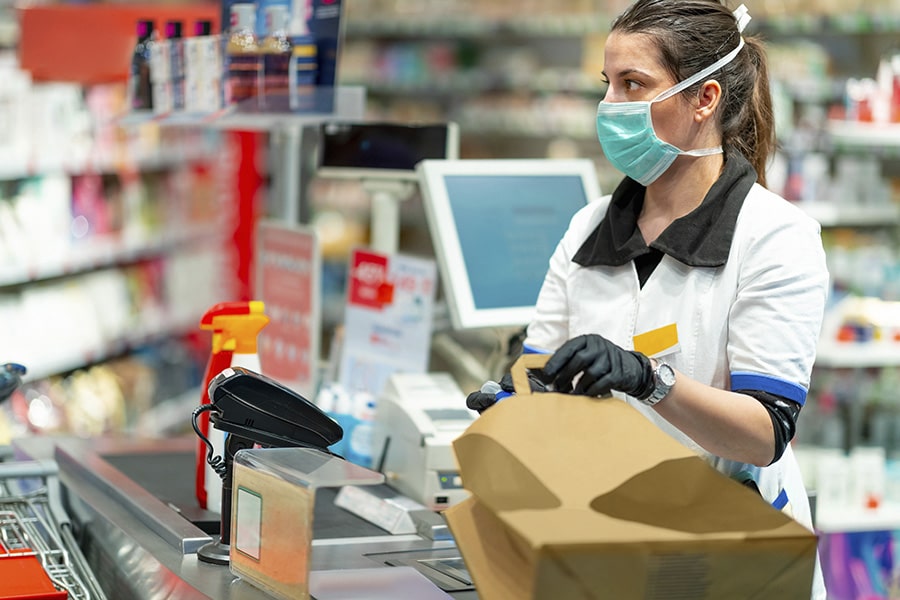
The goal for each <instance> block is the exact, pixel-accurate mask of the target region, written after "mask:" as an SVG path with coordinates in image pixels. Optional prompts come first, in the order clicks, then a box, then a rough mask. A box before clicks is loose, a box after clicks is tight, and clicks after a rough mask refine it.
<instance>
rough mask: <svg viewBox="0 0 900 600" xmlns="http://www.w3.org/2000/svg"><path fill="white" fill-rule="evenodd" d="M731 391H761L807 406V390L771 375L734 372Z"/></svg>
mask: <svg viewBox="0 0 900 600" xmlns="http://www.w3.org/2000/svg"><path fill="white" fill-rule="evenodd" d="M731 389H732V391H734V390H759V391H761V392H769V393H770V394H777V395H779V396H784V397H785V398H787V399H788V400H793V401H794V402H796V403H798V404H799V405H801V406H803V405H804V404H806V388H805V387H803V386H802V385H800V384H797V383H794V382H792V381H785V380H784V379H779V378H778V377H772V376H771V375H760V374H759V373H747V372H744V371H734V372H733V373H732V374H731Z"/></svg>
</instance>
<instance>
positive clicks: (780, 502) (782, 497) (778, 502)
mask: <svg viewBox="0 0 900 600" xmlns="http://www.w3.org/2000/svg"><path fill="white" fill-rule="evenodd" d="M787 503H788V497H787V492H785V491H784V490H781V493H780V494H778V497H777V498H775V500H774V501H773V502H772V506H774V507H775V508H777V509H778V510H781V509H782V508H784V507H785V506H787Z"/></svg>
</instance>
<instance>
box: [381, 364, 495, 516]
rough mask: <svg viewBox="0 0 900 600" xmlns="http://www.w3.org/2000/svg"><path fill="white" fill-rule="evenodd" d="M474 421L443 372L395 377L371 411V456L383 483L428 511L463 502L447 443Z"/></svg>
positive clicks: (458, 480) (474, 414) (463, 397)
mask: <svg viewBox="0 0 900 600" xmlns="http://www.w3.org/2000/svg"><path fill="white" fill-rule="evenodd" d="M477 417H478V413H476V412H475V411H472V410H469V409H468V408H466V396H465V394H464V393H463V392H462V390H461V389H460V388H459V386H458V385H457V384H456V382H455V381H454V380H453V378H452V377H451V376H450V375H449V374H447V373H427V374H425V373H397V374H394V375H392V376H391V377H390V379H389V380H388V383H387V385H386V386H385V389H384V391H383V392H382V395H381V397H379V399H378V404H377V408H376V411H375V430H374V437H373V456H375V458H376V461H380V465H379V466H380V467H381V470H382V472H383V473H384V475H385V482H386V483H387V484H388V485H390V486H391V487H393V488H394V489H396V490H397V491H398V492H400V493H402V494H404V495H406V496H408V497H409V498H412V499H413V500H415V501H417V502H419V503H421V504H423V505H425V506H426V507H428V508H430V509H431V510H443V509H445V508H448V507H450V506H452V505H454V504H456V503H457V502H460V501H461V500H464V499H465V498H467V497H468V495H469V494H468V492H467V491H466V490H464V489H463V484H462V480H461V479H460V476H459V469H458V467H457V465H456V456H455V455H454V453H453V445H452V444H453V440H455V439H456V438H457V437H459V436H460V435H461V434H462V432H463V431H465V430H466V428H467V427H468V426H469V425H470V424H471V423H472V421H474V420H475V419H476V418H477Z"/></svg>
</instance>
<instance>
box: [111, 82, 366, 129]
mask: <svg viewBox="0 0 900 600" xmlns="http://www.w3.org/2000/svg"><path fill="white" fill-rule="evenodd" d="M365 109H366V89H365V88H364V87H362V86H357V85H348V86H344V85H342V86H339V87H338V88H337V92H336V94H335V96H334V111H333V112H328V113H282V112H272V113H267V112H260V111H255V110H251V109H246V110H240V109H238V108H237V107H233V106H232V107H229V108H226V109H223V110H220V111H218V112H215V113H184V112H172V113H154V112H152V111H134V112H131V113H128V114H125V115H121V116H119V117H118V118H117V119H116V123H118V124H119V125H120V126H122V127H126V128H127V127H134V126H138V125H143V124H145V123H156V124H158V125H160V126H162V127H206V128H213V129H222V130H240V131H273V130H276V129H280V128H284V127H292V126H294V127H298V126H304V125H317V124H319V123H323V122H325V121H354V120H361V119H362V118H363V117H364V116H365Z"/></svg>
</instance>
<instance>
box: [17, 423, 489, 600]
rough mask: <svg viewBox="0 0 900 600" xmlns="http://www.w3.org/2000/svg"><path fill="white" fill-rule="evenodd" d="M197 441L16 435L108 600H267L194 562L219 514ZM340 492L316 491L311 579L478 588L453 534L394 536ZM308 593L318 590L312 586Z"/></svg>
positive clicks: (22, 456)
mask: <svg viewBox="0 0 900 600" xmlns="http://www.w3.org/2000/svg"><path fill="white" fill-rule="evenodd" d="M196 444H197V439H196V437H193V436H190V437H184V438H177V439H159V440H134V439H125V438H121V439H120V438H99V439H90V440H86V439H81V438H67V437H63V438H54V437H34V438H23V439H20V440H16V441H15V442H14V444H13V452H14V459H15V460H40V459H53V460H55V461H56V462H57V463H58V465H59V478H60V481H61V483H62V485H63V503H64V506H65V508H66V510H67V512H68V514H69V517H70V519H71V521H72V523H73V527H74V530H75V531H76V532H77V536H78V538H79V540H80V542H81V547H82V549H83V552H84V554H85V557H86V559H87V562H88V564H89V566H90V568H91V569H92V571H93V573H94V574H95V576H96V578H97V579H98V581H99V582H100V584H101V586H102V588H103V589H104V591H105V592H106V594H107V597H108V598H116V599H118V598H134V599H137V600H157V599H163V598H165V599H167V600H181V599H185V600H188V599H189V600H200V599H206V598H209V599H212V600H270V599H271V596H270V595H269V594H267V593H265V592H263V591H262V590H260V589H259V588H257V587H254V586H253V585H251V584H250V583H248V582H246V581H243V580H242V579H241V578H239V577H237V576H235V575H234V574H232V572H231V570H230V568H229V567H227V566H220V565H213V564H209V563H206V562H203V561H200V560H198V558H197V554H196V552H197V550H198V549H199V548H200V547H202V546H203V545H205V544H207V543H209V542H210V541H211V540H212V539H213V538H214V537H215V536H216V534H217V533H216V531H214V528H215V527H217V525H218V519H219V517H218V515H216V514H214V513H209V512H206V511H203V510H201V509H199V508H198V507H197V503H196V500H195V498H194V465H195V463H194V457H195V452H196ZM337 492H338V490H337V489H328V488H321V489H319V490H318V492H317V494H316V496H317V497H316V504H315V512H314V525H313V542H312V556H311V566H310V572H311V582H315V577H316V575H317V573H319V572H321V573H322V574H326V573H327V572H332V571H335V570H347V571H348V574H349V573H350V572H351V571H352V573H353V575H354V576H356V577H359V576H360V575H359V570H364V569H373V571H372V575H373V577H375V576H378V575H380V574H381V573H384V572H385V571H384V569H386V568H391V567H399V566H406V567H413V568H415V569H416V570H418V571H419V572H421V573H423V574H425V575H426V576H427V577H428V578H429V579H431V580H432V582H434V583H435V584H436V585H438V587H441V588H442V589H444V590H445V592H446V593H447V594H449V596H450V597H452V598H459V599H467V600H469V599H473V598H477V594H476V592H475V591H474V588H473V587H472V585H471V584H470V583H468V582H467V581H464V579H465V577H466V572H465V570H464V567H463V565H462V561H461V559H460V553H459V551H458V550H457V548H456V546H455V544H454V542H453V541H452V540H434V539H429V538H428V537H424V536H422V535H419V534H404V535H391V534H389V533H387V532H386V531H385V530H383V529H381V528H379V527H376V526H375V525H372V524H371V523H369V522H367V521H365V520H363V519H361V518H359V517H357V516H356V515H354V514H352V513H351V512H349V511H346V510H344V509H342V508H339V507H337V506H336V505H335V504H334V499H335V496H336V494H337ZM311 592H312V594H313V595H312V597H313V598H315V597H316V596H315V589H312V590H311Z"/></svg>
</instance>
